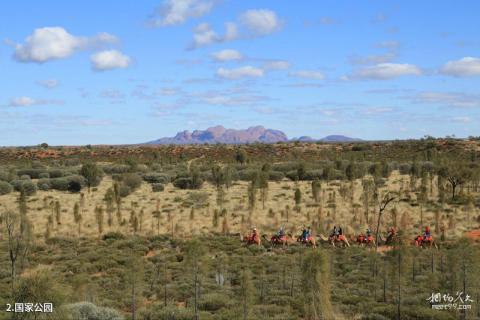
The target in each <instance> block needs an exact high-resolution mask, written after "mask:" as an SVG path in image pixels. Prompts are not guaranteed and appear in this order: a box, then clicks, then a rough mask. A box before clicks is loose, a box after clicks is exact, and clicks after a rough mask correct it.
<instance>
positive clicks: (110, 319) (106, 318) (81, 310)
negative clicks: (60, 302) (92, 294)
mask: <svg viewBox="0 0 480 320" xmlns="http://www.w3.org/2000/svg"><path fill="white" fill-rule="evenodd" d="M65 308H67V309H68V310H69V312H70V314H71V319H72V320H77V319H88V320H123V319H125V318H124V317H123V316H122V315H121V313H120V312H119V311H117V310H115V309H111V308H104V307H98V306H96V305H94V304H93V303H91V302H77V303H74V304H69V305H67V306H66V307H65Z"/></svg>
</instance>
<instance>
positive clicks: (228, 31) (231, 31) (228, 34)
mask: <svg viewBox="0 0 480 320" xmlns="http://www.w3.org/2000/svg"><path fill="white" fill-rule="evenodd" d="M237 38H238V28H237V25H236V24H235V23H233V22H227V23H225V35H224V36H223V40H224V41H232V40H235V39H237Z"/></svg>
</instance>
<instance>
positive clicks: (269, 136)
mask: <svg viewBox="0 0 480 320" xmlns="http://www.w3.org/2000/svg"><path fill="white" fill-rule="evenodd" d="M287 141H302V142H314V141H323V142H351V141H361V140H360V139H355V138H350V137H346V136H341V135H332V136H327V137H324V138H322V139H313V138H311V137H307V136H302V137H299V138H293V139H291V140H289V139H288V137H287V135H286V134H285V133H283V132H282V131H280V130H274V129H266V128H265V127H263V126H255V127H250V128H248V129H245V130H242V129H239V130H237V129H226V128H224V127H223V126H215V127H211V128H208V129H206V130H195V131H193V132H190V131H187V130H185V131H181V132H179V133H177V134H176V135H175V136H174V137H167V138H160V139H157V140H154V141H150V142H147V143H146V144H151V145H157V144H203V143H209V144H215V143H225V144H243V143H253V142H261V143H275V142H287Z"/></svg>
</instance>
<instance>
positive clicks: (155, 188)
mask: <svg viewBox="0 0 480 320" xmlns="http://www.w3.org/2000/svg"><path fill="white" fill-rule="evenodd" d="M163 190H165V186H164V185H163V184H161V183H152V191H153V192H162V191H163Z"/></svg>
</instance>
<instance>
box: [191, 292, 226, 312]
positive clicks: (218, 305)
mask: <svg viewBox="0 0 480 320" xmlns="http://www.w3.org/2000/svg"><path fill="white" fill-rule="evenodd" d="M230 301H231V299H230V298H229V297H228V296H226V295H224V294H219V293H210V294H205V295H204V296H203V297H202V300H201V301H200V303H199V306H198V307H199V309H200V310H205V311H210V312H213V311H217V310H220V309H222V308H225V307H227V306H228V305H229V304H230Z"/></svg>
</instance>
